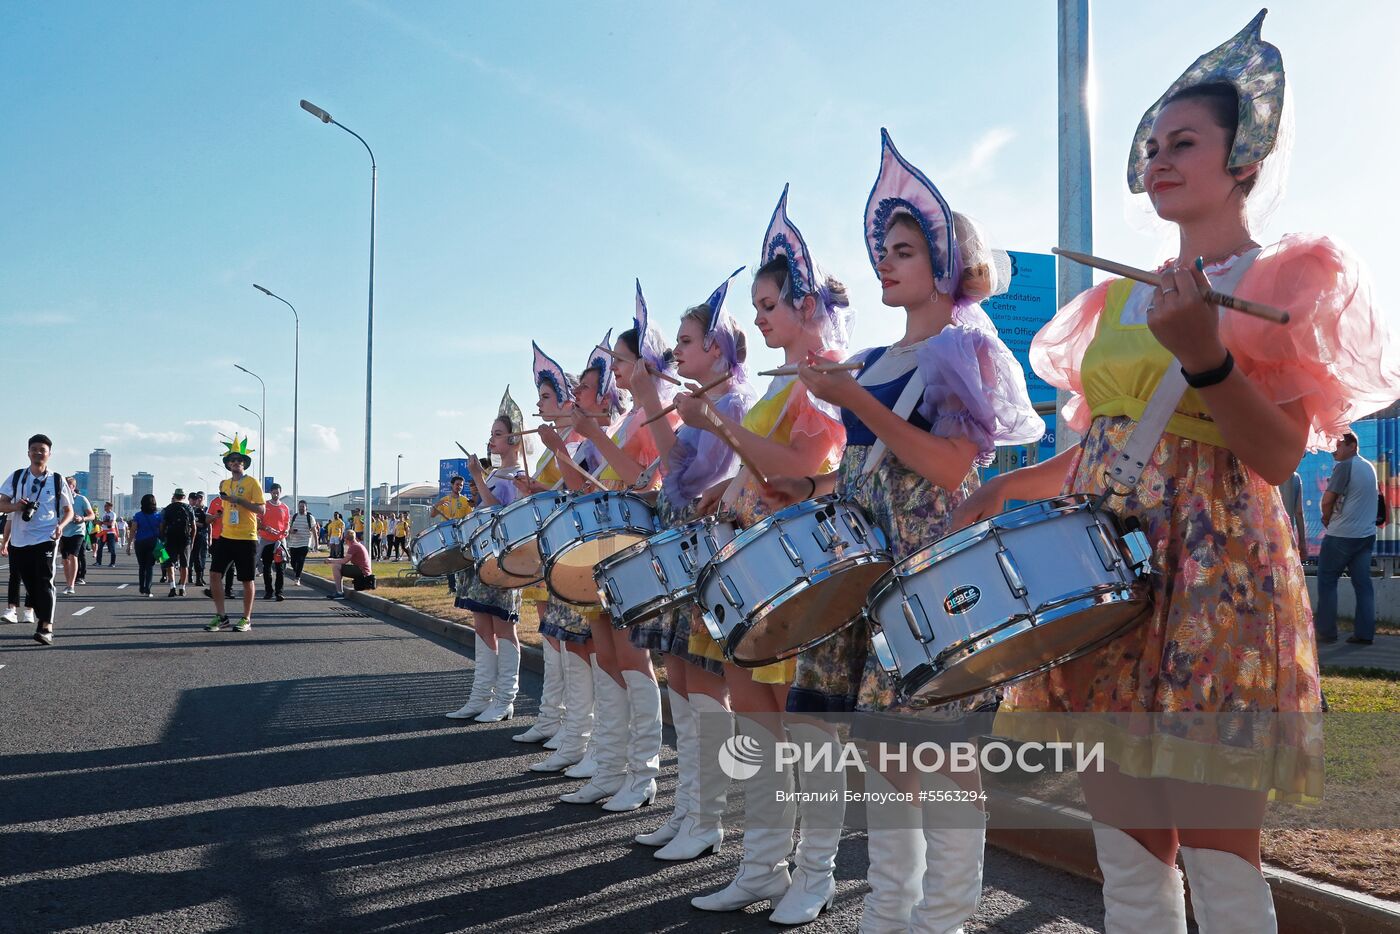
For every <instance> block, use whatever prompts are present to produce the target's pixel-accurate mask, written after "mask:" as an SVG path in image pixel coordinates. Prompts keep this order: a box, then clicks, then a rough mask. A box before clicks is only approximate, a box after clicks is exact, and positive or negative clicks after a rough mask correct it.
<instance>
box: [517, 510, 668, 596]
mask: <svg viewBox="0 0 1400 934" xmlns="http://www.w3.org/2000/svg"><path fill="white" fill-rule="evenodd" d="M660 526H661V523H660V522H659V521H658V520H657V518H656V510H655V509H653V508H652V506H651V505H650V504H648V503H647V502H646V501H645V500H643V499H642V498H641V497H639V496H637V495H636V494H634V493H628V492H617V491H612V490H605V491H602V492H598V493H586V494H582V495H578V496H573V497H570V498H569V500H568V501H567V502H564V503H561V504H560V505H559V508H557V509H556V510H555V511H554V512H553V513H552V514H551V515H550V516H549V518H548V519H546V520H545V522H544V524H543V525H542V526H541V527H540V535H539V549H540V558H541V559H542V561H543V562H544V580H545V584H546V586H548V587H549V590H550V593H552V594H554V595H555V596H556V597H558V598H559V599H560V600H563V601H564V602H565V603H571V604H573V605H575V606H596V605H597V604H598V603H599V602H600V601H599V597H598V591H597V584H596V582H595V581H594V579H593V568H594V566H595V565H597V564H598V563H599V562H601V561H602V560H603V559H604V558H608V557H611V556H612V555H614V554H617V553H618V552H620V551H623V550H624V549H626V548H628V547H630V546H632V545H634V544H636V543H637V542H639V541H641V540H643V539H646V538H650V537H651V536H653V535H655V534H656V533H657V532H659V531H661V527H660Z"/></svg>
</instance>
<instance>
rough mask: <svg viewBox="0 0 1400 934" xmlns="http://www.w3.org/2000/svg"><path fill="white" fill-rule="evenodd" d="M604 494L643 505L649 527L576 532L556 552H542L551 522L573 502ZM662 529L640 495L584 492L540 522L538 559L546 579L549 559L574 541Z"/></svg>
mask: <svg viewBox="0 0 1400 934" xmlns="http://www.w3.org/2000/svg"><path fill="white" fill-rule="evenodd" d="M604 495H607V496H617V497H624V496H625V497H628V498H630V499H633V500H636V502H637V503H639V504H640V505H641V506H643V507H644V508H645V509H646V510H647V511H648V512H650V513H651V523H652V524H651V527H650V528H646V529H639V528H637V527H635V526H627V527H624V528H621V529H613V528H609V529H607V530H604V531H599V532H590V533H585V534H583V535H577V534H576V537H573V538H569V539H566V541H565V543H564V545H563V546H562V547H561V548H560V549H559V550H558V551H557V552H554V553H552V554H549V555H546V554H545V553H544V547H543V544H544V542H543V539H544V534H545V532H547V531H548V530H549V527H550V526H551V525H552V524H554V523H555V522H557V521H559V520H560V518H562V516H563V515H564V513H565V512H566V510H568V509H571V508H572V507H573V505H574V504H575V503H582V502H583V501H584V500H587V499H589V498H590V497H592V498H598V497H602V496H604ZM663 531H666V530H665V529H662V528H660V520H659V519H657V517H656V507H654V506H652V505H651V504H650V503H648V502H647V501H646V500H644V499H642V498H641V497H640V496H636V495H635V494H632V493H629V492H627V491H625V490H621V491H614V490H600V491H598V492H596V493H585V494H582V495H579V496H571V497H569V498H568V499H567V500H565V501H564V502H562V503H560V504H559V506H558V508H556V509H555V510H554V511H553V512H552V513H550V514H549V516H548V517H547V518H546V519H545V520H544V521H543V522H541V523H540V530H539V535H538V536H536V537H537V538H539V539H540V540H541V547H540V561H541V562H542V563H543V564H544V574H545V579H546V580H548V578H549V566H550V561H551V560H552V559H553V558H555V557H557V556H558V555H562V554H564V553H565V552H566V551H568V550H569V549H570V548H571V547H573V546H574V544H576V543H578V544H583V543H587V542H591V541H594V540H596V539H599V538H605V537H607V536H609V535H622V534H627V533H629V532H630V533H635V534H642V535H644V536H645V537H647V538H650V537H651V536H653V535H656V534H657V533H658V532H663ZM575 532H576V533H577V530H575ZM628 547H631V546H628ZM608 557H609V558H611V557H612V555H608ZM559 599H561V600H562V599H564V598H563V597H560V598H559ZM593 605H594V604H591V603H590V604H575V606H593Z"/></svg>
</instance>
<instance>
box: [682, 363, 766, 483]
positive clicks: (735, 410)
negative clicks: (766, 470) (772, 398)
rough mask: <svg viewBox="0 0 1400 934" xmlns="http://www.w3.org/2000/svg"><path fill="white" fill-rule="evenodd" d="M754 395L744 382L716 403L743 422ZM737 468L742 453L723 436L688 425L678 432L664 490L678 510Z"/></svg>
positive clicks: (732, 474) (735, 418)
mask: <svg viewBox="0 0 1400 934" xmlns="http://www.w3.org/2000/svg"><path fill="white" fill-rule="evenodd" d="M755 398H756V394H755V393H754V391H753V388H752V387H751V386H749V384H748V383H746V382H745V383H739V384H737V385H736V386H735V388H733V389H731V390H730V391H729V392H727V393H725V394H724V395H723V396H721V397H720V398H719V399H717V400H715V401H714V403H713V404H714V407H715V409H717V410H718V411H719V412H720V414H721V415H726V416H728V417H729V418H732V419H733V420H734V421H736V422H741V421H743V420H744V416H745V415H747V414H748V411H749V409H750V408H751V407H752V406H753V403H754V399H755ZM738 472H739V455H737V454H735V453H734V451H733V449H732V448H730V447H729V445H727V444H725V443H724V439H722V438H720V437H719V436H717V435H715V434H714V433H713V432H709V431H702V430H701V429H699V428H692V427H690V426H689V425H685V426H682V427H681V429H680V430H679V431H677V432H676V444H675V446H674V447H673V448H671V453H670V456H669V458H668V460H667V463H666V477H665V479H664V480H662V483H661V492H662V493H663V494H664V495H665V497H666V499H667V501H669V502H670V504H671V505H672V506H673V507H674V508H675V509H676V510H678V511H679V510H680V509H683V508H684V507H685V506H686V505H687V504H688V503H689V502H690V501H691V500H693V499H695V498H696V497H697V496H699V495H700V494H702V493H704V492H705V491H706V490H708V489H709V488H710V487H712V486H714V485H715V484H716V483H718V482H719V481H721V480H724V479H726V478H728V477H732V476H734V475H735V474H736V473H738Z"/></svg>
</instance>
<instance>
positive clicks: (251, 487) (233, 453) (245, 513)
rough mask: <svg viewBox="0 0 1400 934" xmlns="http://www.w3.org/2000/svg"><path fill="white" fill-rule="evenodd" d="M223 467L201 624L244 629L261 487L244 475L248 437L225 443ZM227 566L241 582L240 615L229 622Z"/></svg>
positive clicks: (250, 605)
mask: <svg viewBox="0 0 1400 934" xmlns="http://www.w3.org/2000/svg"><path fill="white" fill-rule="evenodd" d="M227 448H228V450H227V451H225V452H224V467H226V468H227V469H228V472H229V475H230V476H229V478H228V479H227V480H224V481H223V482H221V483H220V484H219V498H220V499H221V500H222V501H223V516H222V529H221V531H220V534H219V537H218V538H217V539H216V540H215V541H214V548H213V551H212V553H211V554H212V559H213V560H212V567H211V568H210V571H209V594H210V597H211V599H213V601H214V618H213V619H212V620H210V621H209V624H208V625H207V626H205V627H204V630H205V631H206V632H219V631H220V630H227V629H232V630H234V631H235V632H247V631H248V630H249V629H252V628H253V622H252V619H253V596H254V591H255V590H256V588H255V587H254V586H253V579H254V577H253V565H254V563H255V562H256V559H257V554H258V517H259V516H261V515H262V514H263V512H264V509H265V507H264V506H263V491H262V488H261V487H260V486H258V482H257V481H256V480H254V479H253V478H252V477H248V476H245V475H244V473H243V472H244V471H245V470H247V469H248V468H249V467H251V466H253V459H252V458H251V457H249V456H248V439H247V438H243V439H239V437H238V436H237V435H234V436H233V440H232V441H230V442H228V444H227ZM230 568H232V570H233V571H234V573H236V574H237V575H238V580H239V581H240V582H241V583H242V584H243V616H242V617H241V618H240V619H239V620H238V622H236V623H231V622H229V618H228V614H226V613H225V612H224V581H223V578H224V575H225V574H227V573H229V570H230Z"/></svg>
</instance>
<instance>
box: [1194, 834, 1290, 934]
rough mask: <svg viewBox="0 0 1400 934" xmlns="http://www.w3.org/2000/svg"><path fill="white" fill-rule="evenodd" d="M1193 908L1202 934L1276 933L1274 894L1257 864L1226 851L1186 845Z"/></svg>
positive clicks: (1276, 920) (1276, 921)
mask: <svg viewBox="0 0 1400 934" xmlns="http://www.w3.org/2000/svg"><path fill="white" fill-rule="evenodd" d="M1181 859H1182V862H1184V863H1186V878H1188V879H1190V880H1191V908H1192V910H1193V911H1194V912H1195V915H1196V926H1197V927H1198V928H1200V930H1201V934H1274V932H1276V931H1277V930H1278V919H1277V918H1276V917H1274V893H1273V891H1272V890H1271V889H1270V888H1269V883H1268V880H1266V879H1265V878H1264V874H1263V873H1261V872H1260V871H1259V870H1258V869H1255V868H1254V864H1253V863H1250V862H1247V861H1246V860H1243V859H1241V858H1240V857H1238V856H1236V855H1235V854H1234V853H1227V852H1225V851H1224V850H1205V849H1200V848H1199V847H1193V846H1183V847H1182V848H1181Z"/></svg>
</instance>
